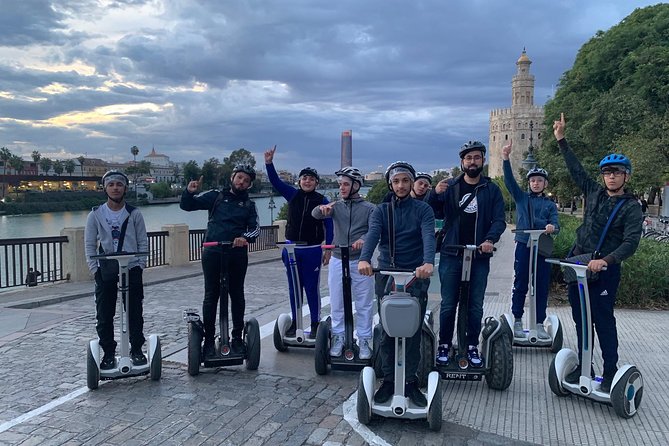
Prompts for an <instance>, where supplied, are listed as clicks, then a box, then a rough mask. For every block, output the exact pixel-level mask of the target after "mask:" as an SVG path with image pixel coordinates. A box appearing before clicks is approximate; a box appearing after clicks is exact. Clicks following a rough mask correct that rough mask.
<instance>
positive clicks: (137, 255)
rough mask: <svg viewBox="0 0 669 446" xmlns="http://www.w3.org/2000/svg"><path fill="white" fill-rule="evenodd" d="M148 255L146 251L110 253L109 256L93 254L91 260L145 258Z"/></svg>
mask: <svg viewBox="0 0 669 446" xmlns="http://www.w3.org/2000/svg"><path fill="white" fill-rule="evenodd" d="M148 255H149V252H148V251H141V252H127V251H121V252H110V253H109V254H95V255H92V256H91V259H112V258H114V257H128V256H134V257H145V256H148Z"/></svg>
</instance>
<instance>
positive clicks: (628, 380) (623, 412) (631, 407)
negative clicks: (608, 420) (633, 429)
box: [611, 367, 643, 418]
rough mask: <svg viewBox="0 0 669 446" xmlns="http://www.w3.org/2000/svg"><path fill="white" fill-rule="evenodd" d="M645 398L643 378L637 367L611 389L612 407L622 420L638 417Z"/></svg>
mask: <svg viewBox="0 0 669 446" xmlns="http://www.w3.org/2000/svg"><path fill="white" fill-rule="evenodd" d="M642 397H643V377H642V376H641V372H639V370H638V369H637V368H636V367H631V368H630V369H629V370H628V371H626V372H625V374H624V375H623V376H622V377H621V378H620V379H619V380H618V382H617V383H616V385H615V386H614V387H613V389H611V405H612V406H613V410H615V411H616V414H617V415H618V416H619V417H621V418H632V417H633V416H634V415H636V413H637V410H638V409H639V405H640V404H641V398H642Z"/></svg>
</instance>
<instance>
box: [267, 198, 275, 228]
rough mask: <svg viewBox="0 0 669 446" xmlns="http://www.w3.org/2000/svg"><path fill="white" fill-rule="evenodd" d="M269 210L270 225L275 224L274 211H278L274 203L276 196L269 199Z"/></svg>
mask: <svg viewBox="0 0 669 446" xmlns="http://www.w3.org/2000/svg"><path fill="white" fill-rule="evenodd" d="M267 208H268V209H269V215H270V217H269V224H270V225H273V224H274V209H276V203H274V196H270V197H269V203H267Z"/></svg>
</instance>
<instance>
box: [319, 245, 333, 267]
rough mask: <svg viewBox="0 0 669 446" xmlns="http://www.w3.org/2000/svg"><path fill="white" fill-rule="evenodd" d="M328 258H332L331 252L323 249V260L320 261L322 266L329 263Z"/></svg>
mask: <svg viewBox="0 0 669 446" xmlns="http://www.w3.org/2000/svg"><path fill="white" fill-rule="evenodd" d="M330 257H332V251H331V250H329V249H324V250H323V258H322V259H321V260H322V262H323V266H325V265H327V264H328V263H330Z"/></svg>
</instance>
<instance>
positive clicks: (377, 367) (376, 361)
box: [372, 324, 383, 378]
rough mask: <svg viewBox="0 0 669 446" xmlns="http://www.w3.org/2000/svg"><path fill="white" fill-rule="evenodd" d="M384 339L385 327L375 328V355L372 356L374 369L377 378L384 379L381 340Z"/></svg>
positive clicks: (378, 326)
mask: <svg viewBox="0 0 669 446" xmlns="http://www.w3.org/2000/svg"><path fill="white" fill-rule="evenodd" d="M382 337H383V327H381V324H376V325H375V326H374V341H373V342H374V354H373V355H372V367H374V375H375V376H376V378H383V369H382V368H381V338H382Z"/></svg>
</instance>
